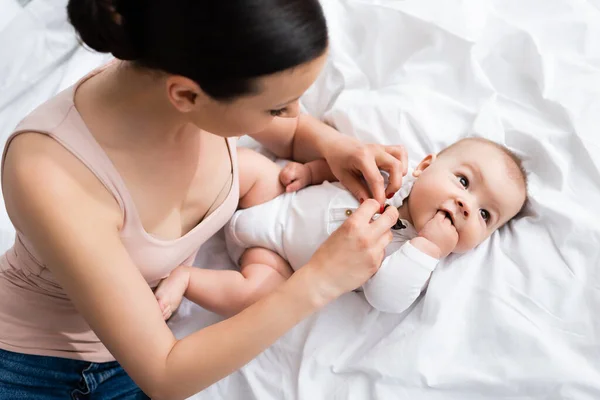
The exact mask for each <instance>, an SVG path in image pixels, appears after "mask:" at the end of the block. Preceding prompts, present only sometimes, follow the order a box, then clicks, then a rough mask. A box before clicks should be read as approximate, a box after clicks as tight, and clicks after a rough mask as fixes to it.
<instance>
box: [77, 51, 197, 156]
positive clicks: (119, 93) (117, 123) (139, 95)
mask: <svg viewBox="0 0 600 400" xmlns="http://www.w3.org/2000/svg"><path fill="white" fill-rule="evenodd" d="M163 83H164V82H163V78H162V77H161V76H160V75H158V74H157V75H154V74H153V73H152V72H145V71H141V70H139V69H137V68H135V67H133V66H130V65H127V64H126V63H122V62H119V63H114V64H112V65H111V66H109V67H108V68H107V69H106V70H104V71H103V72H102V73H100V74H98V75H96V76H95V77H93V78H91V79H90V80H89V81H87V82H85V83H84V84H83V85H82V86H81V88H80V89H79V90H78V92H80V91H81V96H82V103H83V104H84V108H85V104H87V105H90V108H92V109H93V113H94V115H97V118H99V119H101V120H102V123H103V128H105V129H103V134H102V136H101V137H97V139H98V140H99V141H100V142H102V144H103V145H105V146H108V147H116V148H128V147H135V148H137V149H140V147H143V146H148V147H157V146H160V147H162V146H165V145H168V144H169V143H173V142H178V141H180V140H181V139H182V136H186V135H187V133H188V132H190V129H189V123H188V121H186V119H185V118H184V116H183V115H182V114H181V113H179V112H177V110H175V108H174V107H172V105H171V104H170V103H169V101H168V99H167V97H166V95H165V93H164V85H163ZM82 89H83V90H82Z"/></svg>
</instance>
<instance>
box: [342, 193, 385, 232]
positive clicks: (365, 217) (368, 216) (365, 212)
mask: <svg viewBox="0 0 600 400" xmlns="http://www.w3.org/2000/svg"><path fill="white" fill-rule="evenodd" d="M388 208H389V207H388ZM380 209H381V205H380V204H379V203H378V202H377V201H376V200H374V199H367V200H366V201H365V202H364V203H362V204H361V205H360V207H358V208H357V209H356V211H354V213H353V214H352V215H351V216H350V218H348V219H349V220H353V221H356V222H357V223H359V224H370V223H371V220H372V219H373V216H374V215H375V214H376V213H378V212H379V211H380ZM390 226H391V225H390Z"/></svg>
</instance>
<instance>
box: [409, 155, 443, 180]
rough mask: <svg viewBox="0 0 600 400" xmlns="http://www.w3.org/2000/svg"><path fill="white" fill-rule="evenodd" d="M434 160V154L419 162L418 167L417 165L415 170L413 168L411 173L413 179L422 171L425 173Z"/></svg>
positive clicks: (435, 156)
mask: <svg viewBox="0 0 600 400" xmlns="http://www.w3.org/2000/svg"><path fill="white" fill-rule="evenodd" d="M436 158H437V155H436V154H429V155H428V156H427V157H425V158H424V159H423V160H421V162H420V163H419V165H417V168H415V170H414V171H413V176H414V177H415V178H418V177H419V176H420V175H421V174H422V173H423V171H425V170H426V169H427V167H429V166H430V165H431V164H433V163H434V162H435V159H436Z"/></svg>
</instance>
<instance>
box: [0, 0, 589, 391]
mask: <svg viewBox="0 0 600 400" xmlns="http://www.w3.org/2000/svg"><path fill="white" fill-rule="evenodd" d="M7 1H8V2H12V4H13V5H15V4H16V3H15V1H14V0H0V9H3V5H4V3H3V2H7ZM7 4H8V3H7ZM61 4H64V0H55V1H49V0H45V1H44V0H33V1H32V2H31V3H30V4H28V5H27V6H26V10H25V11H20V12H19V11H17V13H16V17H15V18H22V19H23V21H25V22H23V23H19V24H17V23H16V22H15V21H16V20H15V19H13V20H12V22H11V23H9V24H8V25H6V26H5V27H4V28H2V25H0V136H1V137H2V138H3V139H5V138H6V135H7V133H8V131H9V130H10V129H11V128H12V127H13V126H14V124H16V122H17V121H18V119H19V118H20V117H22V116H23V115H24V114H25V113H26V112H27V111H29V110H30V109H32V108H33V107H35V105H37V104H38V103H40V102H42V101H43V100H45V99H46V98H48V97H49V96H51V95H52V94H53V93H55V92H56V91H57V90H58V89H59V88H61V87H64V86H65V85H67V84H70V83H72V82H73V81H74V80H75V79H77V78H78V77H80V76H81V75H82V74H83V73H84V72H85V71H86V70H87V69H89V68H91V67H92V66H93V65H97V64H99V63H101V62H103V61H104V60H106V57H105V56H98V55H93V54H91V53H87V52H85V51H83V50H81V49H79V50H76V47H75V46H76V42H75V41H74V38H73V37H72V32H71V31H70V29H69V28H68V26H67V25H65V24H64V15H62V14H61V10H60V7H58V6H60V5H61ZM323 4H324V7H325V9H326V12H327V16H328V20H329V25H330V31H331V42H332V46H331V57H330V61H329V64H328V65H327V67H326V70H325V71H324V73H323V74H322V76H321V77H320V78H319V80H318V82H317V83H316V84H315V85H314V86H313V87H312V88H311V89H310V91H309V92H308V93H307V94H306V95H305V96H304V97H303V99H302V100H303V105H304V107H305V108H306V109H307V110H309V111H310V112H312V113H314V114H315V115H318V116H320V117H323V118H325V119H326V120H328V121H329V122H331V123H333V124H335V125H336V126H337V127H338V129H340V130H341V131H343V132H345V133H347V134H350V135H354V136H356V137H359V138H361V139H363V140H367V141H375V142H380V143H402V144H405V145H406V146H407V148H408V151H409V154H410V156H411V158H412V160H413V161H417V160H418V159H420V158H421V157H422V156H424V155H425V154H426V153H427V152H433V151H437V150H439V149H440V148H442V147H444V146H445V145H447V144H449V143H451V142H453V141H455V140H456V139H458V138H460V137H463V136H464V135H467V134H478V135H482V136H485V137H488V138H491V139H494V140H497V141H499V142H502V143H505V144H507V145H508V146H510V147H511V148H513V149H515V150H516V151H517V152H518V153H519V154H521V155H523V157H524V159H525V160H526V162H525V165H526V167H527V169H528V170H529V172H530V183H531V190H530V199H531V202H530V205H529V206H528V208H527V212H526V217H524V218H522V219H520V220H518V221H514V222H513V223H511V224H509V226H508V227H506V228H505V229H502V230H501V231H500V232H498V233H497V234H495V235H494V236H493V237H492V238H491V239H490V240H489V241H487V242H486V243H484V244H483V245H481V246H480V247H479V248H478V249H477V250H476V251H474V252H472V253H470V254H467V255H464V256H461V257H451V258H449V259H448V260H446V261H445V262H443V264H442V265H441V267H440V268H439V269H438V270H437V271H436V272H435V273H434V275H433V277H432V280H431V283H430V285H429V289H428V291H427V293H426V295H425V296H423V298H422V300H421V301H420V302H419V303H418V304H417V305H416V306H415V307H413V308H412V309H411V310H410V311H409V312H407V313H406V314H405V315H401V316H395V315H386V314H380V313H377V312H375V311H373V310H371V309H370V308H369V306H368V304H367V303H366V302H365V301H364V299H363V298H362V297H361V295H359V294H354V293H353V294H349V295H346V296H343V297H342V298H340V299H339V300H338V301H336V302H334V303H332V304H331V305H330V306H328V307H327V308H326V309H324V310H323V311H322V312H320V313H318V314H316V315H314V316H313V317H311V318H309V319H308V320H306V321H304V322H303V323H301V324H300V325H299V326H298V327H296V328H295V329H294V330H292V331H291V332H289V333H288V334H287V335H286V336H284V337H283V338H282V339H280V340H279V341H278V342H277V343H276V344H275V345H273V346H272V347H271V348H269V349H268V350H267V351H265V352H264V353H263V354H261V355H260V356H259V357H258V358H257V359H255V360H254V361H252V362H251V363H250V364H248V365H247V366H246V367H244V368H243V369H242V370H240V371H239V372H236V373H234V374H233V375H231V376H230V377H228V378H226V379H224V380H222V381H221V382H218V383H217V384H215V385H213V386H212V387H210V388H209V389H207V390H206V391H204V392H202V393H200V394H197V395H196V396H194V397H193V399H195V400H204V399H211V400H212V399H219V398H222V399H244V400H245V399H250V398H256V399H261V400H263V399H303V400H304V399H306V400H318V399H327V400H329V399H357V400H358V399H361V400H362V399H411V400H413V399H414V400H420V399H427V400H429V399H431V400H433V399H460V400H468V399H598V398H600V323H599V322H597V320H596V317H597V313H598V310H600V292H599V289H600V275H599V272H600V228H599V225H600V211H599V208H600V136H599V135H598V133H597V129H598V127H600V10H599V8H598V4H599V2H598V1H594V2H587V3H586V2H583V1H576V0H572V1H570V0H518V1H517V0H497V1H491V0H489V1H488V0H462V1H459V0H388V1H383V0H381V1H375V0H372V1H366V0H364V1H359V0H323ZM50 5H51V6H50ZM36 7H37V8H36ZM13 9H14V8H13ZM50 9H53V10H55V11H54V12H50V11H49V10H50ZM27 10H29V11H27ZM31 10H34V11H35V10H42V11H44V12H43V13H41V14H35V13H32V11H31ZM32 14H33V15H37V17H36V18H39V19H36V18H34V19H32V18H31V15H32ZM24 15H28V17H24ZM0 22H2V21H1V20H0ZM8 29H12V31H7V30H8ZM7 32H8V33H7ZM19 36H20V37H22V38H27V40H25V41H24V42H20V43H25V44H24V45H23V44H19V46H17V45H16V41H15V37H19ZM43 46H46V47H43ZM3 218H4V219H5V221H7V220H6V217H5V216H3ZM2 231H3V232H4V231H6V232H10V226H8V225H6V224H5V225H3V226H2ZM196 264H197V265H200V266H203V267H211V268H230V267H231V263H230V261H229V260H228V258H227V255H226V253H225V250H224V243H223V240H222V237H221V236H219V235H217V237H215V238H213V239H212V240H211V241H210V242H208V243H207V244H206V245H205V246H204V247H203V251H202V252H201V256H200V257H199V258H198V259H197V262H196ZM217 320H218V317H216V316H215V315H213V314H210V313H208V312H206V311H204V310H201V309H200V308H199V307H197V306H194V305H191V304H190V303H188V302H186V303H184V305H183V306H182V309H181V310H180V312H179V314H178V315H177V316H176V317H175V318H174V319H173V321H172V322H171V326H172V327H173V329H174V330H175V332H176V333H177V334H178V336H184V335H186V334H188V333H190V332H193V331H195V330H197V329H199V328H201V327H202V326H206V325H208V324H210V323H213V322H214V321H217Z"/></svg>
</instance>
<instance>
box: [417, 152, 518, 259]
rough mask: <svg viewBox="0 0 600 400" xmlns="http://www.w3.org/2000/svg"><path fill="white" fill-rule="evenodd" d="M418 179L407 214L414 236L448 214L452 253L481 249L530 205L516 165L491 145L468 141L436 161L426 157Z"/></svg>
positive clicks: (418, 170)
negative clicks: (455, 239)
mask: <svg viewBox="0 0 600 400" xmlns="http://www.w3.org/2000/svg"><path fill="white" fill-rule="evenodd" d="M414 175H415V176H416V177H417V180H416V181H415V183H414V186H413V188H412V190H411V192H410V196H409V198H408V210H409V213H410V216H411V219H412V221H413V224H414V226H415V228H416V230H417V231H420V230H421V229H422V228H423V226H424V225H425V224H426V223H427V222H428V221H429V220H431V219H432V218H433V216H434V215H435V214H436V213H437V212H438V211H440V210H441V211H444V212H446V213H447V215H448V217H449V218H450V219H451V221H452V224H453V225H454V227H455V229H456V231H457V233H458V238H459V239H458V244H457V245H456V248H455V249H454V250H453V252H454V253H464V252H466V251H468V250H471V249H473V248H474V247H476V246H477V245H479V244H480V243H481V242H483V241H484V240H485V239H487V238H488V237H489V236H490V235H491V234H492V233H493V232H494V231H495V230H496V229H498V228H499V227H501V226H502V225H504V224H505V223H506V222H507V221H509V220H510V219H511V218H513V217H514V216H515V215H516V214H517V213H518V212H519V210H520V209H521V207H522V205H523V203H524V202H525V199H526V189H525V183H524V180H523V178H522V176H521V173H520V171H519V169H518V167H517V166H516V164H515V163H514V161H513V160H512V159H510V157H508V156H507V155H506V154H505V153H504V152H503V151H502V150H500V149H498V148H496V147H495V146H493V145H491V144H488V143H482V142H478V141H465V142H461V143H459V144H458V145H456V146H454V147H452V148H449V149H447V150H446V151H444V152H443V153H442V154H440V155H439V156H438V157H436V156H427V157H426V158H425V159H424V160H423V161H422V162H421V164H419V166H418V167H417V169H416V170H415V171H414Z"/></svg>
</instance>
